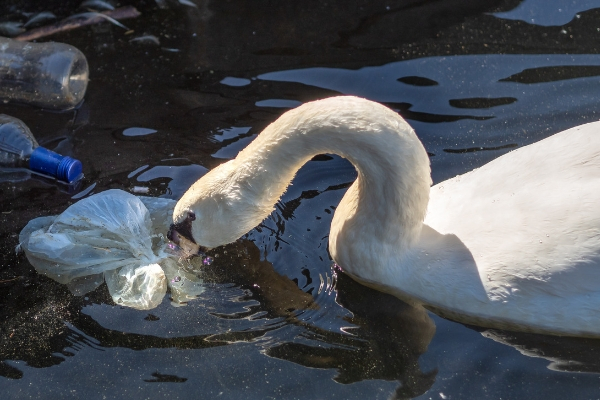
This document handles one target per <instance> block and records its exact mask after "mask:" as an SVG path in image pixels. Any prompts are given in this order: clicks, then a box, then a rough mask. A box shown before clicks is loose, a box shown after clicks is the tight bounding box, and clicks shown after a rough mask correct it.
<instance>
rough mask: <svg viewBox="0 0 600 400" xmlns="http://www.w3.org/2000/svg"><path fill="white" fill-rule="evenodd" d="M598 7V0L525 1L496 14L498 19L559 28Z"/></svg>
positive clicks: (599, 3)
mask: <svg viewBox="0 0 600 400" xmlns="http://www.w3.org/2000/svg"><path fill="white" fill-rule="evenodd" d="M598 7H600V1H598V0H567V1H565V0H525V1H523V2H522V3H521V4H519V5H518V6H517V7H515V8H514V9H512V10H510V11H505V12H497V13H494V14H493V15H494V16H496V17H498V18H504V19H516V20H521V21H525V22H528V23H530V24H535V25H542V26H552V25H555V26H561V25H566V24H568V23H569V22H571V21H572V20H573V19H574V18H579V17H580V16H579V13H581V12H583V11H587V10H591V9H594V8H598Z"/></svg>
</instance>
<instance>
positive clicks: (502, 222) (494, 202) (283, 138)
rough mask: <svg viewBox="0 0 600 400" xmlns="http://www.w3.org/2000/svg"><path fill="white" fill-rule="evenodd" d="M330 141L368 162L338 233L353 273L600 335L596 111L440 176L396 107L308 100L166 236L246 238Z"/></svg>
mask: <svg viewBox="0 0 600 400" xmlns="http://www.w3.org/2000/svg"><path fill="white" fill-rule="evenodd" d="M323 153H334V154H338V155H340V156H342V157H345V158H346V159H348V160H349V161H350V162H351V163H352V164H353V165H354V167H355V168H356V170H357V172H358V177H357V179H356V181H355V182H354V183H353V184H352V185H351V186H350V188H349V189H348V190H347V192H346V194H345V195H344V197H343V198H342V200H341V202H340V204H339V206H338V207H337V209H336V210H335V214H334V216H333V220H332V223H331V229H330V235H329V252H330V255H331V257H332V258H333V260H334V262H335V263H336V264H338V265H339V266H340V267H341V268H342V269H343V271H345V272H346V273H347V274H349V275H350V276H351V277H352V278H353V279H355V280H357V281H358V282H360V283H362V284H364V285H367V286H370V287H373V288H375V289H378V290H380V291H383V292H387V293H391V294H393V295H395V296H397V297H398V298H400V299H402V300H404V301H406V302H408V303H410V304H414V305H422V306H424V307H425V308H427V309H429V310H431V311H433V312H435V313H437V314H439V315H441V316H443V317H448V318H451V319H454V320H456V321H459V322H463V323H468V324H473V325H479V326H484V327H488V328H501V329H511V330H520V331H528V332H538V333H547V334H555V335H568V336H586V337H600V230H599V228H600V169H599V167H600V166H599V164H600V122H595V123H590V124H586V125H582V126H579V127H575V128H572V129H569V130H566V131H564V132H561V133H558V134H556V135H553V136H551V137H549V138H547V139H544V140H542V141H539V142H537V143H535V144H532V145H529V146H525V147H522V148H519V149H516V150H514V151H511V152H509V153H507V154H505V155H503V156H501V157H499V158H497V159H495V160H493V161H491V162H490V163H488V164H486V165H484V166H483V167H481V168H478V169H476V170H473V171H470V172H468V173H465V174H464V175H460V176H456V177H455V178H452V179H449V180H447V181H444V182H442V183H439V184H437V185H435V186H433V187H432V186H431V184H432V180H431V170H430V163H429V158H428V155H427V153H426V151H425V149H424V147H423V145H422V143H421V142H420V140H419V139H418V138H417V136H416V134H415V132H414V131H413V129H412V128H411V127H410V126H409V124H408V123H407V122H406V121H405V120H404V119H402V118H401V117H400V116H399V115H398V114H397V113H396V112H394V111H392V110H390V109H389V108H387V107H385V106H383V105H381V104H378V103H375V102H372V101H369V100H365V99H361V98H357V97H348V96H341V97H333V98H327V99H324V100H319V101H314V102H310V103H306V104H304V105H301V106H299V107H297V108H295V109H293V110H290V111H287V112H286V113H284V114H283V115H282V116H281V117H280V118H279V119H277V120H276V121H275V122H273V123H272V124H271V125H269V126H268V127H267V128H266V129H265V130H264V131H263V132H262V133H260V134H259V135H258V136H257V137H256V139H255V140H254V141H253V142H252V143H250V144H249V145H248V146H247V147H246V148H245V149H244V150H243V151H241V152H240V153H239V155H238V156H237V157H236V158H235V159H233V160H231V161H229V162H226V163H224V164H222V165H220V166H218V167H217V168H215V169H213V170H212V171H210V172H209V173H207V174H206V175H204V176H203V177H201V178H200V179H199V180H198V181H197V182H195V183H194V184H193V185H192V186H191V187H190V188H189V189H188V190H187V192H185V193H184V195H183V196H182V197H181V199H180V200H179V201H178V202H177V204H176V206H175V209H174V212H173V225H172V226H171V229H170V231H169V233H168V237H169V238H170V239H171V240H173V241H174V242H176V243H178V244H180V246H182V248H183V247H187V248H188V249H189V251H190V252H192V253H193V252H195V251H197V250H198V249H202V250H206V249H210V248H214V247H217V246H220V245H224V244H227V243H230V242H233V241H235V240H237V239H238V238H240V237H241V236H243V235H244V234H246V233H247V232H248V231H250V230H251V229H253V228H254V227H255V226H256V225H258V224H259V223H260V222H262V221H263V220H264V219H265V218H266V217H267V216H269V214H270V213H271V212H272V211H273V208H274V205H275V203H276V202H277V200H278V199H279V198H280V197H281V195H282V194H283V193H284V191H285V190H286V188H287V187H288V185H289V184H290V181H291V180H292V178H293V177H294V175H295V173H296V171H297V170H298V169H299V168H300V167H301V166H302V165H303V164H304V163H306V162H307V161H308V160H310V159H311V158H312V157H313V156H315V155H317V154H323Z"/></svg>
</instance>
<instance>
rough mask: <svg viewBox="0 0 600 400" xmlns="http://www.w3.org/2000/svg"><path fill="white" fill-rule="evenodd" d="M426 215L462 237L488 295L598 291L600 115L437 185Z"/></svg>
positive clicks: (434, 223) (439, 226)
mask: <svg viewBox="0 0 600 400" xmlns="http://www.w3.org/2000/svg"><path fill="white" fill-rule="evenodd" d="M425 223H426V224H427V225H429V226H431V227H432V228H433V229H435V230H437V231H438V232H440V233H443V234H454V235H456V236H457V237H458V238H459V239H460V240H461V241H462V242H463V243H464V244H465V246H466V247H467V248H468V249H469V251H470V252H471V253H472V255H473V258H474V259H475V262H476V264H477V269H478V270H479V275H480V279H481V282H482V283H483V285H484V287H485V289H486V292H487V293H488V297H489V298H490V299H491V300H506V299H510V298H516V297H519V296H526V297H527V296H530V297H535V296H537V297H539V296H540V293H546V294H548V295H550V296H558V297H566V296H571V297H573V296H579V295H590V294H594V295H595V296H598V297H599V299H600V122H595V123H590V124H586V125H582V126H578V127H575V128H572V129H569V130H567V131H564V132H561V133H558V134H556V135H554V136H552V137H550V138H547V139H545V140H543V141H540V142H538V143H535V144H533V145H530V146H526V147H523V148H521V149H518V150H515V151H512V152H510V153H508V154H506V155H504V156H502V157H500V158H498V159H496V160H494V161H492V162H490V163H489V164H487V165H485V166H483V167H482V168H479V169H477V170H474V171H472V172H469V173H467V174H464V175H461V176H457V177H455V178H453V179H450V180H448V181H445V182H442V183H440V184H438V185H436V186H434V187H432V189H431V198H430V204H429V208H428V213H427V217H426V219H425Z"/></svg>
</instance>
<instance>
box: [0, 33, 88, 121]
mask: <svg viewBox="0 0 600 400" xmlns="http://www.w3.org/2000/svg"><path fill="white" fill-rule="evenodd" d="M88 77H89V68H88V63H87V60H86V58H85V56H84V55H83V53H82V52H81V51H79V50H77V49H76V48H75V47H73V46H69V45H67V44H64V43H54V42H47V43H29V42H19V41H16V40H11V39H7V38H3V37H0V99H1V100H2V101H4V102H5V103H8V102H15V103H25V104H31V105H35V106H38V107H42V108H49V109H54V110H68V109H71V108H73V107H75V106H76V105H78V104H79V103H80V102H81V101H82V100H83V96H84V95H85V90H86V88H87V84H88Z"/></svg>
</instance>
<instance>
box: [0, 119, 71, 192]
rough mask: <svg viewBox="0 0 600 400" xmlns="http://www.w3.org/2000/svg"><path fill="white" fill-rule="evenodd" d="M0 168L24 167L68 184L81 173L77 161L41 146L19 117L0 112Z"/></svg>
mask: <svg viewBox="0 0 600 400" xmlns="http://www.w3.org/2000/svg"><path fill="white" fill-rule="evenodd" d="M0 168H10V169H14V168H27V169H30V170H31V171H34V172H37V173H39V174H43V175H47V176H51V177H53V178H56V179H58V180H61V181H64V182H67V183H71V182H74V181H76V180H78V179H79V178H80V177H81V176H82V173H81V171H82V165H81V162H80V161H79V160H76V159H74V158H71V157H69V156H61V155H60V154H58V153H55V152H53V151H51V150H48V149H46V148H45V147H41V146H40V145H39V144H38V142H37V141H36V140H35V138H34V137H33V135H32V134H31V131H30V130H29V128H28V127H27V125H25V123H23V121H21V120H20V119H17V118H14V117H11V116H8V115H5V114H0Z"/></svg>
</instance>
